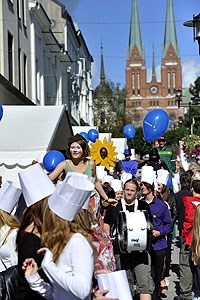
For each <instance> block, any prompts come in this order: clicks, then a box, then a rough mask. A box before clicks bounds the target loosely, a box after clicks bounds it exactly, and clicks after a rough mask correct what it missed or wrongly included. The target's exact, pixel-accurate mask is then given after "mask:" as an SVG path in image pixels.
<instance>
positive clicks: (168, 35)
mask: <svg viewBox="0 0 200 300" xmlns="http://www.w3.org/2000/svg"><path fill="white" fill-rule="evenodd" d="M170 43H171V44H172V46H173V48H174V51H175V53H176V55H177V56H179V47H178V41H177V36H176V26H175V18H174V6H173V0H167V10H166V20H165V36H164V44H163V56H165V55H166V53H167V50H168V48H169V45H170Z"/></svg>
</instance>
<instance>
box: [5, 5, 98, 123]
mask: <svg viewBox="0 0 200 300" xmlns="http://www.w3.org/2000/svg"><path fill="white" fill-rule="evenodd" d="M0 30H1V36H0V74H1V76H3V77H4V78H5V80H7V82H8V84H9V85H13V86H14V87H15V89H17V90H18V91H19V92H20V93H21V94H22V95H25V96H26V97H27V98H28V99H30V102H32V103H33V104H35V105H66V109H67V110H68V113H69V115H70V117H71V122H72V124H73V125H85V124H87V125H93V114H92V87H91V64H92V62H93V58H92V56H91V54H90V53H89V50H88V48H87V45H86V43H85V40H84V38H83V36H82V34H81V31H80V30H79V29H78V27H77V25H76V24H74V22H73V20H72V18H71V16H70V15H69V13H68V12H67V10H66V9H65V6H64V5H63V4H61V3H60V2H59V1H57V0H40V1H36V0H26V1H24V0H17V1H13V0H7V1H1V4H0ZM0 84H1V82H0ZM0 87H1V86H0ZM4 88H5V86H4ZM2 90H3V91H4V89H2ZM2 93H4V92H2ZM2 93H0V94H2ZM2 99H5V100H3V101H4V102H5V103H3V104H13V103H7V102H6V96H5V97H2ZM15 104H16V103H15ZM20 104H22V103H20Z"/></svg>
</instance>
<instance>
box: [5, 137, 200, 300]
mask: <svg viewBox="0 0 200 300" xmlns="http://www.w3.org/2000/svg"><path fill="white" fill-rule="evenodd" d="M89 156H90V153H89V146H88V143H87V142H86V140H85V139H84V137H82V136H81V135H79V134H76V135H75V136H73V137H71V138H69V140H68V149H67V153H66V160H64V161H62V162H61V163H60V164H58V165H57V167H56V168H55V170H54V171H53V172H52V173H50V174H47V173H46V172H45V171H44V169H43V168H42V166H41V165H40V164H39V163H34V164H33V165H32V166H30V167H28V168H26V169H24V170H22V171H20V172H19V174H18V175H19V182H20V185H21V189H19V188H16V187H15V186H14V184H13V183H12V182H9V181H5V183H3V184H2V186H1V188H0V271H1V272H2V271H4V270H7V269H9V268H10V267H11V266H15V265H17V266H18V279H19V285H18V288H17V290H16V293H15V298H14V299H16V300H22V299H24V300H25V299H27V300H34V299H51V300H67V299H68V300H75V299H86V300H87V299H88V300H89V299H96V300H104V299H107V300H117V298H116V297H115V298H113V297H110V296H109V290H101V289H99V286H98V276H99V275H101V274H108V273H111V272H116V271H120V270H125V271H126V275H127V279H128V283H129V288H130V292H131V295H132V298H133V299H140V300H150V299H153V300H160V299H162V298H164V297H167V293H168V282H169V280H168V277H169V275H170V274H169V271H170V263H171V251H172V246H173V241H174V238H175V235H176V234H175V233H176V224H177V228H178V235H179V243H180V255H179V270H180V295H178V296H176V297H175V298H174V300H192V299H194V300H198V299H200V205H199V204H200V165H199V164H198V162H200V160H197V162H196V163H191V164H190V166H189V169H188V170H184V169H183V168H182V167H181V163H180V160H179V159H178V158H176V157H175V155H174V153H173V150H172V148H171V147H169V146H167V145H166V141H165V137H164V136H163V137H160V138H159V139H158V141H157V144H156V143H155V144H154V145H153V148H152V149H151V151H150V152H149V157H148V159H145V160H143V161H136V159H135V158H133V159H132V158H131V156H132V155H131V151H130V150H129V149H125V150H124V159H123V160H121V161H118V162H117V163H116V165H115V168H114V170H113V169H112V172H111V170H105V169H104V168H103V169H102V167H101V166H96V165H95V162H94V161H91V160H90V159H89ZM19 212H20V214H19ZM136 220H139V222H138V221H137V224H136V223H134V222H136ZM140 220H141V222H140ZM140 224H143V225H140ZM134 227H136V228H137V230H136V231H134ZM0 290H1V289H0ZM0 296H1V295H0ZM2 299H3V298H2ZM120 300H121V299H120ZM123 300H124V299H123Z"/></svg>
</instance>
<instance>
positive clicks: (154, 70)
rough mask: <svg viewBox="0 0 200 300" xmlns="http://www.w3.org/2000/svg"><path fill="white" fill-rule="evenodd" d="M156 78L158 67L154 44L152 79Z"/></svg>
mask: <svg viewBox="0 0 200 300" xmlns="http://www.w3.org/2000/svg"><path fill="white" fill-rule="evenodd" d="M153 78H155V79H156V67H155V54H154V45H153V56H152V79H153Z"/></svg>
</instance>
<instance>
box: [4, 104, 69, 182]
mask: <svg viewBox="0 0 200 300" xmlns="http://www.w3.org/2000/svg"><path fill="white" fill-rule="evenodd" d="M72 135H73V131H72V127H71V125H70V121H69V116H68V113H67V111H66V107H65V106H3V118H2V120H1V122H0V138H1V143H0V175H1V176H2V177H3V182H5V181H6V180H12V181H14V182H18V171H19V169H23V168H26V167H27V166H29V165H30V164H31V162H32V161H33V160H37V161H38V162H40V163H42V161H43V157H44V155H45V154H46V152H47V151H49V150H53V149H55V150H59V151H66V149H67V139H68V137H69V136H72Z"/></svg>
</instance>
